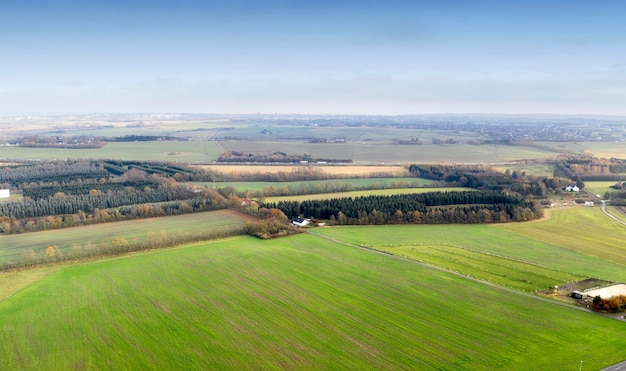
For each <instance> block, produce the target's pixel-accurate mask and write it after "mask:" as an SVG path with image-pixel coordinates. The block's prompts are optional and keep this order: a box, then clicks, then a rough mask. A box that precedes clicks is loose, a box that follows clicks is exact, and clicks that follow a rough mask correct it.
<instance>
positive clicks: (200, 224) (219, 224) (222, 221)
mask: <svg viewBox="0 0 626 371" xmlns="http://www.w3.org/2000/svg"><path fill="white" fill-rule="evenodd" d="M247 218H248V217H247V216H245V215H244V214H239V213H236V212H233V211H229V210H222V211H212V212H204V213H194V214H185V215H178V216H169V217H161V218H151V219H139V220H132V221H124V222H116V223H105V224H96V225H89V226H83V227H74V228H65V229H57V230H51V231H43V232H33V233H24V234H13V235H6V236H5V235H0V263H1V262H3V261H6V260H16V259H19V258H20V257H21V256H22V254H24V252H25V251H29V250H30V249H32V250H33V252H34V253H35V254H36V255H40V254H43V253H44V250H45V249H46V247H47V246H50V245H54V246H57V247H58V248H59V250H60V251H61V253H64V252H70V251H71V250H72V249H77V248H80V249H89V248H90V247H92V246H93V245H98V244H102V243H104V244H110V243H111V242H112V240H113V239H114V238H123V239H125V240H127V241H128V242H129V243H130V244H132V243H137V242H142V241H147V240H150V239H159V238H163V237H165V236H169V237H172V236H185V235H193V234H199V233H201V232H207V231H210V230H215V231H224V230H229V229H239V228H241V227H243V225H244V223H245V220H246V219H247Z"/></svg>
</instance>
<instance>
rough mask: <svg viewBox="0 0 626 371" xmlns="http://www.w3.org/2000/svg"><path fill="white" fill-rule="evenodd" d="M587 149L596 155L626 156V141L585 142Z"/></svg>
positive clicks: (607, 156)
mask: <svg viewBox="0 0 626 371" xmlns="http://www.w3.org/2000/svg"><path fill="white" fill-rule="evenodd" d="M584 147H585V151H586V152H589V153H591V154H592V155H594V156H596V157H602V158H611V157H615V158H626V143H624V142H590V143H584Z"/></svg>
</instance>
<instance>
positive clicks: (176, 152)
mask: <svg viewBox="0 0 626 371" xmlns="http://www.w3.org/2000/svg"><path fill="white" fill-rule="evenodd" d="M222 152H223V150H222V149H221V148H220V147H219V146H218V145H217V144H216V143H215V142H207V141H190V142H175V141H154V142H114V143H108V144H107V145H106V146H104V147H102V148H89V149H64V148H25V147H0V159H7V160H64V159H68V158H69V159H118V160H138V161H172V162H189V163H191V162H194V163H195V162H200V163H206V162H212V161H215V160H217V158H218V157H219V155H220V154H222Z"/></svg>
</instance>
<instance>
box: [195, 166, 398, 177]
mask: <svg viewBox="0 0 626 371" xmlns="http://www.w3.org/2000/svg"><path fill="white" fill-rule="evenodd" d="M195 166H196V167H198V168H200V169H210V170H214V171H219V172H222V173H226V174H255V173H278V172H285V173H291V172H294V171H298V170H301V169H302V168H306V169H312V170H314V171H320V172H322V173H326V174H330V175H340V176H355V177H368V176H376V175H378V174H385V175H387V174H388V175H391V176H397V177H405V176H407V175H408V174H409V173H408V170H407V168H406V167H405V166H402V165H378V166H363V165H320V164H306V165H256V164H249V165H239V164H237V165H230V164H228V165H226V164H219V165H217V164H212V165H195Z"/></svg>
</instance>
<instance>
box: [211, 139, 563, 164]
mask: <svg viewBox="0 0 626 371" xmlns="http://www.w3.org/2000/svg"><path fill="white" fill-rule="evenodd" d="M220 144H221V146H222V147H223V148H224V149H225V150H228V151H234V150H235V151H251V152H262V153H273V152H285V153H289V154H305V153H306V154H309V155H311V156H313V157H314V158H332V159H346V160H352V161H353V162H354V163H355V164H383V163H396V164H397V163H402V164H411V163H457V164H467V163H485V164H494V163H502V162H508V161H514V160H520V159H532V158H553V157H555V156H556V153H555V152H552V151H547V150H543V149H538V148H533V147H523V146H505V145H482V146H473V145H467V144H454V145H433V144H425V145H421V146H419V145H394V144H385V143H380V144H373V143H372V144H370V143H324V144H317V143H298V142H242V141H222V142H220Z"/></svg>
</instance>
